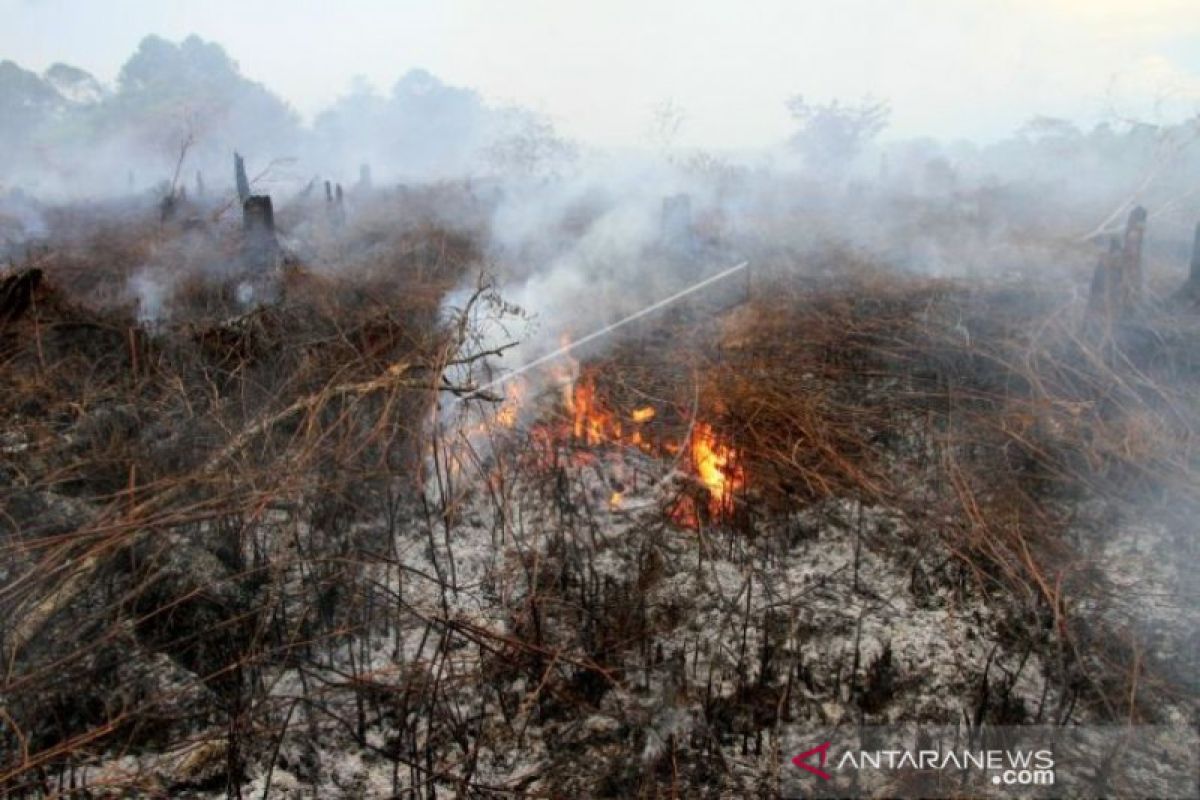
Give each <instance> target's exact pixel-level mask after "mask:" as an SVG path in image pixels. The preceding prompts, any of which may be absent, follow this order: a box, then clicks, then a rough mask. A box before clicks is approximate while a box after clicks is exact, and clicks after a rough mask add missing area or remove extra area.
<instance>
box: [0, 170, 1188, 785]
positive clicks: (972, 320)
mask: <svg viewBox="0 0 1200 800" xmlns="http://www.w3.org/2000/svg"><path fill="white" fill-rule="evenodd" d="M243 177H244V176H243ZM239 183H240V182H239ZM240 188H241V187H240V185H239V189H240ZM246 188H247V190H248V189H249V184H248V183H247V187H246ZM325 188H326V192H325V193H323V192H322V191H321V189H322V187H321V186H320V184H317V185H316V186H315V188H314V187H313V185H310V186H309V191H306V192H299V193H296V194H295V195H294V196H292V197H289V199H288V200H286V201H284V202H280V203H279V205H278V207H277V208H276V207H275V206H274V205H273V204H272V202H271V200H270V198H267V197H266V196H265V195H251V194H249V192H248V191H247V192H246V193H245V194H246V196H245V197H243V198H241V199H236V198H235V199H217V198H210V199H208V200H201V199H196V198H193V199H192V200H190V201H189V200H187V198H186V197H182V198H177V197H176V196H175V195H174V194H172V195H170V201H169V202H163V201H161V199H160V200H158V201H155V202H148V201H146V200H145V199H144V198H142V199H138V198H132V199H129V200H128V201H107V202H93V203H75V204H60V205H53V206H52V205H47V206H44V207H43V208H42V209H41V212H42V214H43V216H44V218H45V219H46V229H45V231H44V232H43V235H41V236H39V237H38V238H37V239H36V240H33V239H30V240H27V241H23V242H21V243H20V244H19V245H18V244H15V243H13V244H10V246H9V247H8V249H7V252H6V255H7V259H8V266H7V267H6V268H5V270H4V271H3V273H0V371H2V374H3V376H4V381H3V384H2V385H0V537H2V538H0V548H2V558H0V612H2V613H0V655H2V656H3V659H2V663H3V674H2V677H0V711H2V717H0V794H3V795H4V796H13V797H23V796H55V797H65V796H72V797H73V796H79V797H110V796H111V797H116V796H125V795H136V796H146V797H182V796H192V797H218V796H238V797H260V796H270V797H275V796H278V797H291V796H295V797H307V796H319V797H363V796H366V797H385V796H396V797H440V796H447V797H448V796H460V797H509V796H530V797H584V796H596V797H687V796H711V797H741V796H763V797H773V796H779V795H780V794H781V793H782V791H783V790H782V789H781V784H782V781H783V776H782V774H781V771H782V770H783V769H784V768H785V767H786V766H787V764H788V759H789V758H790V757H791V755H792V753H791V752H790V751H788V750H787V747H788V746H789V744H788V731H791V730H796V729H803V728H804V727H805V726H819V727H823V728H829V727H838V728H843V729H844V728H849V729H853V728H854V727H855V726H862V725H877V724H886V723H900V722H904V723H912V722H918V723H928V724H941V725H957V726H961V727H962V728H963V729H964V730H967V731H971V730H980V729H984V728H988V727H989V726H1004V725H1030V724H1043V725H1065V726H1070V725H1125V726H1129V725H1148V724H1171V725H1194V722H1195V713H1196V706H1195V704H1196V698H1197V692H1198V690H1200V686H1198V685H1197V682H1196V675H1195V662H1196V655H1197V647H1198V644H1200V642H1198V639H1197V618H1196V610H1195V608H1196V598H1197V593H1198V591H1200V584H1198V582H1197V577H1196V570H1195V569H1194V565H1195V563H1196V559H1197V557H1198V556H1200V553H1198V548H1200V544H1198V541H1200V540H1198V539H1197V536H1196V527H1195V514H1196V511H1197V509H1200V502H1198V500H1200V498H1198V497H1197V494H1198V492H1200V482H1198V481H1197V472H1196V467H1197V456H1196V451H1195V447H1196V438H1195V437H1196V434H1195V432H1196V429H1197V423H1198V421H1200V400H1198V398H1200V312H1198V310H1197V305H1196V303H1197V300H1196V298H1197V296H1200V290H1198V289H1197V286H1198V285H1200V284H1198V283H1197V281H1200V252H1196V253H1194V254H1193V255H1192V262H1191V265H1192V266H1191V270H1192V272H1191V276H1190V277H1189V273H1188V262H1187V253H1186V252H1184V254H1183V257H1182V258H1181V257H1179V254H1180V249H1179V247H1175V248H1174V249H1172V247H1171V246H1158V247H1154V248H1150V247H1144V246H1143V239H1144V237H1145V236H1146V235H1147V231H1151V232H1152V231H1153V225H1154V224H1155V222H1154V220H1153V218H1152V219H1151V220H1149V221H1147V220H1146V218H1145V213H1144V212H1142V211H1141V210H1140V209H1135V210H1134V211H1133V212H1132V213H1130V214H1129V216H1128V221H1127V222H1126V220H1125V219H1124V216H1122V218H1121V219H1119V220H1117V222H1116V225H1115V234H1116V235H1115V237H1114V239H1113V241H1112V243H1111V244H1107V243H1106V244H1105V245H1104V246H1099V247H1098V246H1097V245H1096V243H1095V241H1091V240H1077V239H1071V238H1068V237H1066V236H1058V235H1057V231H1056V229H1055V227H1054V226H1055V225H1056V224H1057V222H1058V221H1057V220H1055V219H1052V218H1046V217H1037V215H1031V217H1036V218H1034V219H1032V220H1031V219H1021V220H1018V221H1016V222H1014V221H1013V220H1011V219H1010V220H1009V227H1008V228H1007V229H1006V231H1005V236H1006V237H1008V238H1006V239H1005V241H1006V242H1009V244H1008V245H1006V247H1007V248H1008V249H1005V250H1004V253H1005V255H1004V256H1003V258H1004V260H1005V262H1006V264H1007V265H1008V266H1007V267H1006V268H1005V269H989V270H987V271H986V272H983V271H980V272H976V273H972V274H969V275H967V274H962V275H958V276H950V277H931V276H930V275H929V274H928V273H927V272H921V271H917V270H914V269H912V264H913V262H914V261H917V260H919V258H920V254H919V253H912V252H908V253H905V254H903V256H902V258H900V260H901V261H902V262H903V263H900V264H897V263H892V262H889V261H888V259H887V258H886V257H885V255H881V254H880V253H879V252H878V251H876V252H874V253H867V252H866V251H865V250H863V249H861V248H854V247H848V246H846V247H843V246H839V245H835V244H833V243H831V242H829V241H826V242H822V243H819V244H813V243H812V242H813V241H814V239H813V237H809V239H808V242H809V243H808V244H807V245H805V246H803V247H802V246H800V245H798V244H796V242H795V237H794V231H795V230H796V229H797V228H798V227H800V228H803V227H804V226H809V228H813V227H814V226H815V225H816V223H814V221H813V220H814V218H815V217H816V216H819V215H818V214H816V213H815V212H811V210H805V211H794V210H793V211H789V212H787V213H784V212H780V213H779V214H778V215H777V216H775V217H773V218H770V219H768V218H763V217H756V218H754V219H753V220H752V221H751V222H748V223H746V224H743V225H741V226H740V227H736V228H735V227H733V226H730V225H728V224H726V223H727V221H725V220H722V219H720V218H713V217H705V216H704V212H703V209H702V208H700V207H699V206H702V203H699V202H698V203H697V206H698V207H697V208H696V209H695V213H693V209H692V207H691V203H692V200H691V199H690V198H688V199H686V203H685V202H683V201H682V200H680V199H679V198H678V197H674V198H671V199H670V201H669V202H666V203H664V205H663V210H662V215H661V220H660V223H661V228H660V230H659V231H658V232H656V234H655V236H654V237H652V240H651V241H650V243H649V244H646V245H645V246H642V247H640V248H639V249H637V250H636V252H635V256H636V263H634V264H633V267H632V268H629V267H627V268H626V269H625V270H624V271H623V272H621V273H620V275H619V277H620V279H621V281H624V283H623V284H622V285H618V286H615V288H613V287H610V288H609V289H607V290H605V291H608V292H610V295H603V296H602V295H601V294H600V292H601V288H602V287H604V286H609V285H610V284H609V283H605V282H603V281H601V282H598V283H595V284H589V285H587V286H584V287H582V291H581V292H579V293H577V294H576V296H575V299H574V302H575V303H578V304H579V310H576V309H575V307H574V306H572V307H569V308H566V309H565V310H563V309H558V310H555V312H554V318H555V319H559V320H561V319H563V318H564V317H565V318H567V319H570V318H571V317H572V316H575V317H576V319H575V324H573V325H572V324H566V325H556V326H550V327H548V328H545V329H538V328H536V327H533V326H531V322H530V321H531V320H533V319H535V316H536V315H533V314H531V313H529V309H526V308H523V307H521V306H520V305H519V304H520V303H522V302H524V298H525V297H526V296H528V292H527V291H525V290H524V289H523V288H522V287H528V286H530V285H533V284H534V282H535V280H536V275H537V273H536V271H534V272H533V273H531V272H530V271H529V269H528V266H529V262H531V261H532V262H536V261H538V260H539V259H541V260H545V261H549V262H554V259H555V258H557V257H559V256H561V254H562V253H564V252H568V251H570V252H574V250H573V248H576V247H577V246H578V244H579V243H580V242H581V241H586V240H587V237H589V236H591V235H593V234H592V233H591V232H593V231H595V230H596V229H597V227H598V225H600V224H601V223H600V222H598V220H602V219H603V215H602V214H601V212H600V211H597V210H596V208H594V207H593V206H591V205H589V204H588V203H580V204H577V205H575V206H572V207H571V208H570V209H568V212H566V213H563V214H562V215H561V216H560V217H559V218H557V220H556V227H555V228H554V229H553V230H552V231H549V232H547V233H546V234H545V235H539V237H538V238H537V245H536V247H534V246H532V245H531V246H528V247H526V248H525V249H516V250H508V251H506V254H505V256H504V257H503V258H500V257H497V255H496V253H497V250H496V248H495V247H494V242H493V241H492V238H493V232H492V231H493V229H492V227H491V226H492V223H493V219H494V217H493V215H494V213H495V211H496V205H497V203H498V202H499V200H498V197H499V195H498V194H497V193H496V192H494V191H492V190H491V189H490V188H489V187H486V186H484V187H480V186H478V185H476V186H472V185H470V184H467V183H441V184H426V185H420V186H410V187H408V188H404V187H399V188H397V187H379V188H372V187H365V188H362V189H360V190H359V193H358V194H357V195H355V196H352V197H351V196H347V197H343V193H342V190H341V187H336V190H335V189H334V187H325ZM326 193H327V194H326ZM870 202H871V203H875V204H876V206H875V207H876V208H882V207H884V206H885V205H886V207H887V208H888V209H891V211H890V212H889V213H890V214H891V216H890V217H889V219H890V220H891V221H890V222H889V223H888V224H889V225H892V226H893V229H892V230H891V232H890V234H889V236H891V237H894V238H896V239H898V240H900V241H904V240H905V237H904V232H905V231H914V230H919V231H921V232H922V235H923V236H926V237H936V238H938V239H939V241H942V242H943V243H945V244H946V248H944V249H943V250H941V252H942V253H943V254H947V253H952V250H951V249H948V248H950V246H951V244H952V243H957V245H956V246H961V247H963V248H964V252H965V251H967V250H969V249H970V242H972V241H977V240H978V239H979V237H980V236H982V235H983V234H981V233H980V231H981V230H982V229H983V228H985V227H987V226H989V225H992V222H991V221H990V220H989V219H988V218H987V216H986V208H985V211H983V212H981V211H979V208H980V206H979V205H978V203H976V204H975V205H972V206H971V210H970V211H969V213H968V212H964V211H962V209H961V208H959V207H957V206H952V205H946V204H942V205H937V204H930V203H925V204H922V203H921V202H918V201H917V200H915V199H914V200H912V201H911V203H909V204H908V205H905V206H903V208H904V209H905V210H904V213H903V214H898V213H895V202H896V201H895V200H894V198H893V199H888V198H881V199H871V200H870ZM841 213H842V212H841V211H837V212H836V213H833V212H830V213H829V216H828V218H826V220H825V221H826V223H828V222H829V220H830V219H832V220H833V222H834V223H836V221H837V220H838V219H839V218H840V217H839V215H840V214H841ZM981 215H982V217H981ZM826 229H827V228H826ZM789 232H791V233H789ZM1015 241H1020V242H1021V243H1022V244H1020V245H1015V244H1011V242H1015ZM1030 242H1033V243H1034V244H1030ZM1187 245H1190V241H1188V242H1186V243H1185V245H1184V249H1185V251H1186V246H1187ZM989 247H990V248H991V249H992V251H993V252H994V251H995V250H996V249H997V247H996V246H995V243H994V242H993V243H992V244H991V245H989ZM740 263H747V264H748V266H747V267H745V268H744V269H741V270H738V271H736V272H734V273H732V274H731V275H730V276H729V277H728V278H727V279H724V280H722V281H720V282H718V283H714V284H713V285H712V286H710V287H705V288H704V289H702V290H699V291H695V292H691V293H689V294H687V295H686V296H685V297H681V298H680V299H679V300H678V302H672V303H671V304H670V305H668V306H664V307H663V308H662V309H661V310H658V311H655V312H654V313H649V314H645V315H643V316H640V317H638V318H637V319H636V320H635V321H633V322H631V323H630V324H627V325H622V326H620V327H619V329H614V330H613V331H612V332H611V333H610V334H607V335H605V336H604V337H602V338H595V339H592V338H588V337H589V336H590V334H592V332H593V331H594V330H596V329H598V328H599V327H600V326H601V325H602V324H605V323H612V322H614V321H618V320H619V319H622V318H624V317H625V316H627V315H628V314H630V313H636V312H637V311H638V310H639V309H640V308H643V307H645V306H648V305H650V304H651V303H653V302H654V301H656V300H659V299H660V298H663V297H668V296H670V295H671V293H672V292H679V291H681V290H685V289H686V288H687V287H688V286H690V285H694V284H695V282H697V281H700V280H703V279H705V278H706V277H709V276H712V275H714V274H716V273H718V272H720V271H721V270H723V269H728V268H730V267H733V266H734V265H735V264H740ZM604 268H605V267H604V266H603V265H599V264H597V263H594V262H589V269H590V270H592V273H593V274H595V273H596V272H597V271H602V270H603V269H604ZM531 274H533V275H534V278H531V277H530V275H531ZM630 275H637V276H639V277H638V282H637V283H636V284H634V285H633V286H630V285H629V283H628V280H629V276H630ZM597 287H601V288H597ZM1181 287H1182V288H1181ZM569 294H570V293H569V292H568V293H566V294H560V295H559V296H560V297H563V296H569ZM618 295H619V296H621V297H624V298H625V299H624V300H621V301H614V300H613V299H612V296H618ZM514 297H516V299H515V300H514ZM597 308H599V309H601V310H600V311H597V310H596V309H597ZM593 323H594V324H593ZM573 340H574V341H580V342H581V344H580V345H579V346H577V347H576V346H574V345H573V344H572V341H573ZM556 349H557V350H558V351H561V352H559V353H558V354H557V355H554V357H548V356H550V355H553V354H554V353H555V351H556ZM543 356H547V357H546V358H545V360H544V361H543V362H541V363H539V364H538V365H537V366H536V367H535V368H534V369H529V370H523V369H520V368H521V367H522V366H523V365H525V364H528V363H529V362H530V361H532V360H534V359H535V358H540V357H543Z"/></svg>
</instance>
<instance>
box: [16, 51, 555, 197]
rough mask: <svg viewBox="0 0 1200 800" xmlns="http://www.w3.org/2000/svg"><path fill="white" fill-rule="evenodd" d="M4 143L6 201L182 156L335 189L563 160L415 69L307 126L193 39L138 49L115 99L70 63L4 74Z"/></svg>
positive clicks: (100, 186)
mask: <svg viewBox="0 0 1200 800" xmlns="http://www.w3.org/2000/svg"><path fill="white" fill-rule="evenodd" d="M0 144H3V145H4V147H5V150H6V152H7V154H8V156H9V158H7V159H6V160H5V161H4V162H3V163H0V189H2V188H3V187H4V186H6V185H13V184H16V185H25V186H27V187H29V188H33V189H34V190H35V191H40V190H50V191H54V190H56V189H57V190H62V191H67V192H71V191H79V190H84V191H87V190H91V189H92V187H96V188H95V190H96V191H114V190H119V189H121V188H125V187H128V186H138V187H145V186H148V185H150V184H152V183H156V182H158V181H162V180H166V179H167V178H169V177H170V176H171V174H172V171H173V169H174V166H175V164H176V162H177V161H178V159H179V157H180V153H181V150H183V149H185V144H186V151H187V162H188V163H187V165H186V168H187V169H188V170H189V171H190V170H192V169H203V170H205V171H206V172H207V171H210V170H211V171H214V172H215V174H217V175H218V176H225V175H229V176H231V175H232V173H231V171H230V169H231V168H230V160H229V159H230V156H231V154H232V152H233V151H234V150H235V149H236V150H238V151H240V152H242V153H244V154H245V155H246V156H247V158H248V160H249V162H250V163H251V164H252V165H254V166H253V167H252V171H253V170H254V169H258V168H261V167H262V166H265V165H266V164H268V163H270V162H272V161H276V160H278V159H281V158H287V157H295V158H297V159H298V160H299V163H300V164H301V168H302V169H304V170H306V171H308V173H309V174H312V173H313V172H322V173H324V174H326V175H328V176H330V177H332V178H334V179H338V178H339V177H340V178H341V179H343V180H348V179H349V178H350V176H351V175H357V174H358V170H359V166H360V165H361V164H364V163H369V164H373V165H375V167H376V171H377V174H381V175H387V174H391V175H393V176H399V177H401V178H402V179H403V178H413V179H426V178H438V177H449V176H453V175H461V174H464V173H468V172H470V171H472V170H475V169H488V168H503V169H510V170H516V171H524V172H532V171H534V170H535V169H537V168H538V167H540V166H542V165H545V164H546V163H548V162H549V161H551V160H553V159H555V158H559V157H561V156H563V155H564V154H566V153H567V152H569V151H570V149H571V148H570V146H569V144H568V143H566V142H565V141H564V140H562V139H561V138H560V137H558V136H557V134H556V133H555V132H554V128H553V125H552V124H551V123H550V122H549V121H548V120H546V119H545V118H544V117H541V116H540V115H537V114H534V113H533V112H530V111H527V110H525V109H513V108H497V107H493V106H489V105H488V104H487V103H485V102H484V100H483V98H482V97H481V96H480V95H479V94H478V93H477V92H475V91H473V90H470V89H464V88H460V87H455V86H449V85H447V84H445V83H443V82H442V81H440V80H439V79H438V78H436V77H435V76H434V75H432V74H430V73H429V72H427V71H426V70H423V69H414V70H411V71H410V72H408V73H407V74H405V75H404V76H403V77H401V78H400V80H398V81H397V82H396V84H395V85H394V86H393V87H392V88H391V91H390V92H389V93H387V94H385V95H381V94H378V93H376V92H375V91H374V90H372V89H371V87H370V86H369V85H368V84H367V83H366V81H365V80H362V79H358V80H356V82H355V84H354V85H353V86H352V88H351V90H350V91H349V92H348V93H347V94H346V95H344V96H343V97H341V98H339V99H338V100H337V101H336V102H335V103H334V104H333V105H332V106H331V107H330V108H328V109H327V110H326V111H324V112H323V113H321V114H320V115H318V116H317V118H316V119H315V120H314V122H313V125H312V126H311V127H305V126H303V125H302V123H301V120H300V118H299V115H298V114H297V113H296V112H295V111H294V110H293V109H292V108H291V107H290V106H289V105H288V104H287V103H285V102H284V101H283V100H281V99H280V98H279V97H277V96H276V95H275V94H273V93H272V92H271V91H269V90H268V89H267V88H266V87H264V86H263V85H262V84H260V83H257V82H255V81H252V80H249V79H248V78H246V77H245V76H244V75H242V73H241V71H240V69H239V68H238V64H237V62H236V61H234V60H233V59H232V58H230V57H229V55H228V54H227V53H226V52H225V50H224V49H223V48H222V47H221V46H220V45H218V44H215V43H212V42H206V41H204V40H202V39H200V38H199V37H197V36H189V37H188V38H186V39H184V40H183V41H181V42H178V43H175V42H170V41H167V40H166V39H163V38H160V37H158V36H148V37H146V38H145V39H143V40H142V42H141V43H140V45H139V46H138V49H137V51H136V52H135V53H134V54H133V55H132V56H131V57H130V58H129V60H128V61H126V62H125V64H124V66H123V67H122V68H121V71H120V74H119V75H118V78H117V81H116V85H115V87H113V89H111V90H108V89H105V88H104V87H102V86H101V85H100V84H99V82H97V81H96V80H95V79H94V78H93V77H92V76H91V75H89V74H88V73H87V72H85V71H83V70H81V69H78V68H76V67H71V66H68V65H65V64H56V65H54V66H53V67H51V68H50V69H48V70H47V71H46V72H45V73H43V74H42V75H38V74H37V73H34V72H30V71H28V70H24V69H22V68H21V67H19V66H18V65H16V64H15V63H13V62H11V61H5V62H2V63H0ZM498 154H499V155H498ZM535 165H537V166H535ZM135 175H136V179H135V177H134V176H135ZM131 180H133V183H131ZM222 182H224V180H223V178H221V177H218V179H217V181H215V182H213V181H210V183H212V185H219V184H220V183H222ZM84 187H87V188H86V189H85V188H84Z"/></svg>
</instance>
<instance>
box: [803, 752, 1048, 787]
mask: <svg viewBox="0 0 1200 800" xmlns="http://www.w3.org/2000/svg"><path fill="white" fill-rule="evenodd" d="M832 747H833V743H832V742H828V741H827V742H822V743H821V744H819V745H817V746H816V747H811V748H809V749H808V750H805V751H804V752H802V753H797V754H796V755H795V756H793V757H792V759H791V761H792V764H793V765H795V766H796V767H798V768H800V769H802V770H804V771H806V772H809V773H811V774H813V775H815V776H816V777H818V778H820V779H822V780H826V781H828V780H831V779H832V778H833V775H832V774H830V773H829V772H826V771H825V769H824V768H825V765H826V763H827V762H828V761H829V751H830V748H832ZM814 759H816V761H817V764H815V765H814V764H813V760H814ZM830 769H833V770H835V771H837V772H846V771H849V770H855V771H861V770H868V769H870V770H878V771H891V770H896V771H899V770H922V771H945V770H956V771H958V772H967V771H970V770H977V771H980V772H986V773H989V774H991V782H992V783H993V784H995V785H997V786H1000V785H1003V786H1053V785H1054V753H1053V752H1052V751H1051V750H1049V749H1045V748H1042V749H1037V750H1033V749H1025V748H1015V749H1003V750H1000V749H996V750H973V749H967V748H959V749H947V750H932V749H929V750H925V749H921V750H908V749H899V748H897V749H888V750H846V751H844V752H842V753H841V754H840V755H839V756H838V757H837V758H836V759H835V760H834V763H833V765H832V766H831V767H830Z"/></svg>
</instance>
